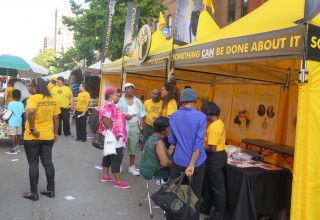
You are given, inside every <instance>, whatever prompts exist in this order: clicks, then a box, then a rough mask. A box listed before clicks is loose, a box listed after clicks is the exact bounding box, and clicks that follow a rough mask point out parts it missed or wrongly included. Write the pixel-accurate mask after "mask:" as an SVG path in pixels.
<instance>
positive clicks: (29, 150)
mask: <svg viewBox="0 0 320 220" xmlns="http://www.w3.org/2000/svg"><path fill="white" fill-rule="evenodd" d="M29 93H30V94H32V95H31V96H30V97H29V98H28V101H27V106H26V114H27V121H26V125H25V126H26V128H25V132H24V149H25V151H26V156H27V159H28V164H29V178H30V185H31V187H30V188H31V190H30V192H26V193H24V194H23V198H26V199H30V200H33V201H36V200H38V199H39V196H38V190H37V188H38V179H39V158H40V159H41V163H42V165H43V167H44V170H45V173H46V177H47V188H46V189H44V190H42V191H41V192H40V193H41V194H42V195H45V196H48V197H50V198H53V197H54V196H55V194H54V190H55V185H54V175H55V169H54V166H53V163H52V147H53V144H54V142H55V141H57V140H58V127H59V114H60V107H59V105H58V104H57V103H56V101H55V100H54V99H53V98H52V97H51V95H50V93H49V91H48V88H47V84H46V83H45V81H44V80H43V79H42V78H36V79H32V80H31V82H30V84H29Z"/></svg>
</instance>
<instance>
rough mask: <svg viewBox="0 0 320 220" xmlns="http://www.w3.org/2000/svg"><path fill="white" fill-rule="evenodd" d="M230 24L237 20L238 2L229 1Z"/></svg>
mask: <svg viewBox="0 0 320 220" xmlns="http://www.w3.org/2000/svg"><path fill="white" fill-rule="evenodd" d="M228 11H229V13H228V22H232V21H235V20H236V0H229V2H228Z"/></svg>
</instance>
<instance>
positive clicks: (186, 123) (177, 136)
mask: <svg viewBox="0 0 320 220" xmlns="http://www.w3.org/2000/svg"><path fill="white" fill-rule="evenodd" d="M197 99H198V97H197V94H196V92H195V91H194V90H193V89H190V88H187V89H184V90H183V91H182V92H181V96H180V103H181V107H180V108H179V110H178V111H176V112H174V113H173V114H172V115H171V116H170V134H169V142H170V144H171V146H170V148H173V147H174V146H175V147H174V148H175V152H174V155H173V161H172V165H171V170H170V178H171V179H173V178H176V177H179V176H180V174H181V172H185V174H186V176H188V177H191V176H192V186H191V187H192V190H193V192H194V193H195V194H196V195H197V197H198V199H200V197H201V193H202V182H203V179H204V174H205V160H206V158H207V156H206V152H205V149H204V137H205V133H206V123H207V116H206V115H205V114H203V113H202V112H199V111H197V110H196V109H195V108H194V104H195V103H196V102H197ZM199 204H200V202H198V203H197V205H196V215H194V216H190V218H189V219H199V209H200V206H199ZM167 219H170V218H169V217H167Z"/></svg>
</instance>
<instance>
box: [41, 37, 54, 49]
mask: <svg viewBox="0 0 320 220" xmlns="http://www.w3.org/2000/svg"><path fill="white" fill-rule="evenodd" d="M45 50H54V38H53V37H45V38H44V39H43V51H45Z"/></svg>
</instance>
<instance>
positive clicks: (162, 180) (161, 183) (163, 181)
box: [154, 178, 167, 186]
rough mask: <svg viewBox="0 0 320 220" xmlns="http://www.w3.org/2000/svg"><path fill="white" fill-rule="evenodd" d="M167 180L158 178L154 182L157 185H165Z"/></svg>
mask: <svg viewBox="0 0 320 220" xmlns="http://www.w3.org/2000/svg"><path fill="white" fill-rule="evenodd" d="M166 182H167V181H165V179H163V178H162V179H156V180H155V181H154V183H155V184H156V185H158V186H161V185H163V184H165V183H166Z"/></svg>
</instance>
